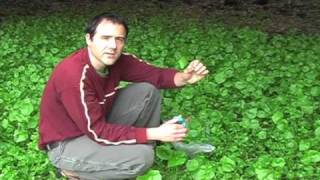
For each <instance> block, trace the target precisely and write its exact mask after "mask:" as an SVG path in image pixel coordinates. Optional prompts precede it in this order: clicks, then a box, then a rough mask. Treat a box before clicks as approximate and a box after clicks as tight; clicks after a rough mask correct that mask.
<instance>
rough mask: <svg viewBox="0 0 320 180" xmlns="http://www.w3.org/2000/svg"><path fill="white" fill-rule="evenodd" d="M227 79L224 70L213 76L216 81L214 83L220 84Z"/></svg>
mask: <svg viewBox="0 0 320 180" xmlns="http://www.w3.org/2000/svg"><path fill="white" fill-rule="evenodd" d="M226 79H227V76H226V75H225V74H224V72H220V73H218V74H216V75H215V76H214V80H215V81H216V83H218V84H221V83H223V82H225V81H226Z"/></svg>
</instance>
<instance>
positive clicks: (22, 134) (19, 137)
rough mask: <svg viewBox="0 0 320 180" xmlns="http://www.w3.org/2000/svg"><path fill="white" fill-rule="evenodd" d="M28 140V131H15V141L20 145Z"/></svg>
mask: <svg viewBox="0 0 320 180" xmlns="http://www.w3.org/2000/svg"><path fill="white" fill-rule="evenodd" d="M27 139H28V133H27V132H26V131H21V130H15V131H14V141H15V142H17V143H19V142H23V141H25V140H27Z"/></svg>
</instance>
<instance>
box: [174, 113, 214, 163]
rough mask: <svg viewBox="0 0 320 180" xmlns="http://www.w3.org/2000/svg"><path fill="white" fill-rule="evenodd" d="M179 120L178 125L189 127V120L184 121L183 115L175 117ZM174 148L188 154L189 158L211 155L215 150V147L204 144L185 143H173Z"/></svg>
mask: <svg viewBox="0 0 320 180" xmlns="http://www.w3.org/2000/svg"><path fill="white" fill-rule="evenodd" d="M173 119H177V120H178V121H177V123H178V124H181V125H183V126H184V127H187V123H188V121H189V120H186V119H184V118H183V117H182V116H181V115H179V116H175V117H173ZM172 145H173V147H174V148H175V149H177V150H179V151H183V152H185V153H187V154H188V156H190V157H193V156H195V155H196V154H199V153H211V152H213V151H214V150H215V147H214V146H213V145H211V144H202V143H191V144H186V143H183V142H175V143H172Z"/></svg>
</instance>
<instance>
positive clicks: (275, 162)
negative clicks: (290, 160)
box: [271, 158, 286, 168]
mask: <svg viewBox="0 0 320 180" xmlns="http://www.w3.org/2000/svg"><path fill="white" fill-rule="evenodd" d="M285 165H286V162H285V160H284V159H283V158H273V159H272V164H271V166H272V167H278V168H283V167H284V166H285Z"/></svg>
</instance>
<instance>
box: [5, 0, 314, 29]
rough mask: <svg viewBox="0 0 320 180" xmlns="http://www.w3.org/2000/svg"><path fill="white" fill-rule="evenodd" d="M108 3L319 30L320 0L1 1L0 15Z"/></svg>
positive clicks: (225, 21) (247, 23)
mask: <svg viewBox="0 0 320 180" xmlns="http://www.w3.org/2000/svg"><path fill="white" fill-rule="evenodd" d="M110 4H117V5H118V6H119V7H121V9H123V8H128V9H133V10H132V11H140V12H142V11H146V13H144V14H145V15H148V13H147V12H148V11H157V10H161V9H167V8H171V9H177V10H179V11H181V12H182V14H184V15H190V16H193V17H197V18H200V19H204V18H206V19H208V18H210V19H213V20H214V21H216V22H220V23H223V24H226V25H228V26H250V27H253V28H257V29H260V30H263V31H266V32H268V33H271V34H273V33H276V34H278V33H280V34H283V33H287V32H293V31H294V32H297V33H304V34H319V32H320V0H306V1H303V0H246V1H245V0H180V1H174V0H150V1H142V0H136V1H135V0H34V1H27V0H0V18H1V19H2V20H4V19H5V18H6V17H9V16H43V15H49V14H51V13H54V12H63V11H70V9H73V10H77V11H80V12H81V11H93V10H94V9H95V8H96V7H103V6H108V5H110ZM133 7H134V8H133ZM137 8H139V9H137ZM115 11H117V9H115Z"/></svg>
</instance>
